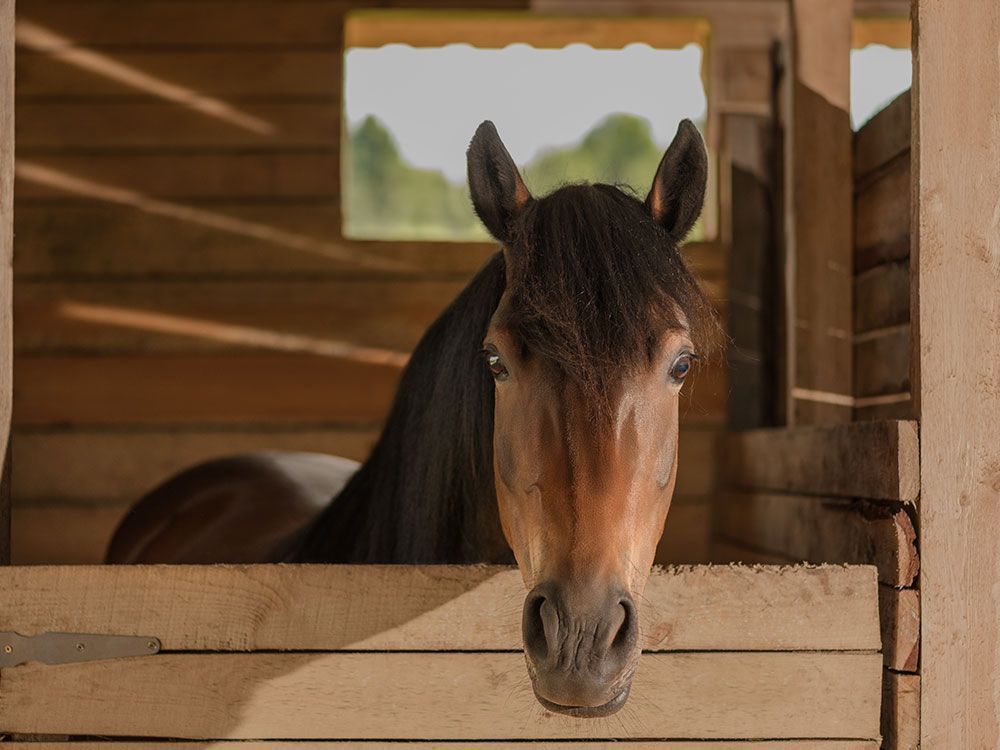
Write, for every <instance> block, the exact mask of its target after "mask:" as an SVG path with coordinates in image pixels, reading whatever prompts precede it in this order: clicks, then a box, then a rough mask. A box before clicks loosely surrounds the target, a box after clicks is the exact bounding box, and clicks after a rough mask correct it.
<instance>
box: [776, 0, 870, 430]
mask: <svg viewBox="0 0 1000 750" xmlns="http://www.w3.org/2000/svg"><path fill="white" fill-rule="evenodd" d="M791 8H792V35H791V38H792V54H791V58H792V59H791V69H790V76H789V80H788V81H787V83H786V95H787V97H788V100H787V101H786V109H785V111H786V112H788V113H789V117H788V123H787V131H788V134H787V137H786V139H785V147H786V157H785V164H786V169H787V170H790V172H789V173H788V174H787V175H786V185H787V189H786V191H785V196H786V204H785V214H786V233H785V234H786V237H785V243H786V253H785V255H786V265H785V297H786V306H785V307H786V320H787V321H788V324H787V325H786V326H785V328H786V336H787V341H786V345H787V351H788V363H787V364H788V376H787V382H788V393H787V409H786V413H787V421H788V423H789V424H815V423H819V422H848V421H850V420H851V416H852V413H851V401H850V399H851V397H852V395H853V392H852V388H851V374H852V364H851V362H852V352H851V340H850V332H851V309H852V305H851V294H852V289H851V250H852V243H851V225H852V220H851V215H852V212H853V209H852V203H853V201H852V194H853V177H852V174H853V173H852V166H851V163H852V143H853V141H852V138H853V135H852V131H851V122H850V117H849V108H850V50H851V19H852V17H853V4H852V2H851V0H791Z"/></svg>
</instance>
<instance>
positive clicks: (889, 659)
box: [878, 586, 920, 672]
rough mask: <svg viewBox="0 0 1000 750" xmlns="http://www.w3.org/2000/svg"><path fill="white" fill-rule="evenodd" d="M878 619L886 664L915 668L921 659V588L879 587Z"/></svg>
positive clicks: (900, 669)
mask: <svg viewBox="0 0 1000 750" xmlns="http://www.w3.org/2000/svg"><path fill="white" fill-rule="evenodd" d="M878 602H879V622H880V623H881V625H882V655H883V657H884V659H885V666H886V667H887V668H889V669H892V670H895V671H897V672H916V671H917V666H918V664H919V663H920V592H919V591H917V590H916V589H894V588H892V587H890V586H879V587H878Z"/></svg>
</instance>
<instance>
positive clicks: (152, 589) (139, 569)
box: [0, 565, 880, 651]
mask: <svg viewBox="0 0 1000 750" xmlns="http://www.w3.org/2000/svg"><path fill="white" fill-rule="evenodd" d="M0 581H2V582H3V585H2V587H0V603H2V606H0V624H2V625H3V627H2V628H0V629H2V630H16V631H18V632H21V633H36V632H40V631H44V630H62V631H67V632H92V633H121V634H126V635H127V634H137V635H139V634H142V633H147V632H154V631H155V634H156V636H157V637H158V638H160V640H161V641H162V642H163V645H164V648H165V649H167V650H171V651H204V650H210V651H218V650H222V651H234V650H235V651H245V650H271V649H283V650H309V651H318V650H339V649H347V650H352V651H356V650H365V651H368V650H372V651H386V650H388V651H396V650H418V651H420V650H442V651H468V650H510V651H516V650H519V649H520V648H521V629H520V621H521V604H522V601H523V599H524V594H525V591H524V583H523V582H522V580H521V577H520V574H519V573H518V572H517V570H516V569H514V568H510V567H503V566H479V565H477V566H464V567H463V566H392V565H382V566H378V565H336V566H331V565H277V566H276V565H249V566H246V565H244V566H233V565H203V566H196V565H184V566H131V565H130V566H93V567H33V568H13V569H5V570H0ZM876 597H877V592H876V583H875V571H874V570H873V569H872V568H858V567H851V568H844V567H841V566H819V567H806V566H794V567H792V566H788V567H777V566H773V567H759V566H758V567H740V566H684V567H679V568H666V569H661V568H655V569H654V571H653V573H652V575H651V576H650V579H649V583H648V584H647V586H646V590H645V593H644V595H643V600H642V602H641V604H640V618H641V630H642V632H643V634H644V639H645V640H644V645H645V647H646V649H647V650H650V651H687V650H705V649H711V650H719V651H816V650H824V651H831V650H877V649H879V648H880V640H879V624H878V617H877V611H876V603H875V602H876ZM345 601H350V602H352V606H351V607H345V606H344V602H345ZM289 602H294V603H295V606H289ZM762 603H766V605H767V606H761V604H762ZM804 605H808V606H804Z"/></svg>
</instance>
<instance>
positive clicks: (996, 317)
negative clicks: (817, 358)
mask: <svg viewBox="0 0 1000 750" xmlns="http://www.w3.org/2000/svg"><path fill="white" fill-rule="evenodd" d="M914 20H915V28H916V54H915V56H914V86H915V88H914V99H913V114H914V118H913V122H914V149H915V150H914V169H915V174H916V176H917V179H916V182H915V187H914V193H913V195H914V200H915V213H914V218H913V220H914V231H915V233H916V235H917V236H916V241H915V243H914V258H913V260H912V261H911V262H912V263H913V264H914V266H915V282H914V283H915V284H916V289H917V300H916V305H917V307H916V312H915V313H914V315H913V316H912V317H913V320H914V322H915V324H916V326H917V331H918V339H917V340H918V342H919V346H917V347H915V349H914V351H915V352H919V360H918V362H917V365H918V366H917V376H916V378H915V380H916V387H915V394H916V396H917V401H918V404H919V414H920V435H921V441H920V451H921V466H922V470H921V474H922V476H921V486H922V490H921V502H920V515H919V523H920V544H921V550H922V553H923V555H924V557H925V559H926V560H927V566H926V567H925V568H924V569H923V571H922V573H921V581H920V589H921V591H920V593H921V618H922V620H921V643H920V669H921V682H922V686H921V696H920V745H921V747H925V748H935V747H948V748H952V747H954V748H966V747H975V748H979V747H997V746H998V745H1000V711H998V709H997V706H998V697H997V696H998V695H1000V588H998V587H997V586H996V580H997V578H998V577H1000V546H998V545H997V529H998V528H1000V502H998V499H1000V419H998V418H997V415H998V414H1000V387H998V384H1000V354H998V351H1000V350H998V345H997V344H998V341H1000V231H998V217H1000V198H998V196H1000V98H998V97H997V95H996V92H997V91H998V90H1000V57H998V56H997V50H998V49H1000V5H998V4H997V3H996V2H993V0H969V2H964V3H961V4H959V5H956V4H953V3H937V2H930V1H928V0H918V1H917V2H916V3H915V4H914ZM957 81H960V82H961V85H956V82H957ZM942 363H954V365H953V366H948V365H946V366H942Z"/></svg>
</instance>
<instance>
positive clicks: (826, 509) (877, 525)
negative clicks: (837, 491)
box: [715, 493, 920, 588]
mask: <svg viewBox="0 0 1000 750" xmlns="http://www.w3.org/2000/svg"><path fill="white" fill-rule="evenodd" d="M715 519H716V531H717V532H718V533H719V535H721V536H722V537H723V538H725V539H732V540H737V541H740V542H743V543H744V544H747V545H749V546H751V547H754V548H756V549H761V550H773V551H774V552H777V553H779V554H781V555H783V556H785V557H790V558H793V559H796V560H804V561H806V562H813V563H846V564H855V565H857V564H861V565H874V566H876V567H877V568H878V578H879V581H881V582H882V583H884V584H886V585H887V586H893V587H895V588H903V587H906V586H911V585H912V584H913V581H914V579H915V578H916V576H917V573H918V572H919V570H920V558H919V556H918V555H917V549H916V546H915V541H916V534H915V533H914V530H913V524H912V522H911V521H910V519H909V516H907V515H906V513H905V512H904V511H902V510H895V511H894V510H892V509H891V508H886V507H884V506H873V505H864V504H858V503H852V502H850V501H846V500H834V499H822V498H817V497H804V496H801V495H776V494H763V493H759V494H736V493H733V494H730V495H727V496H726V498H725V499H724V500H723V501H722V502H720V503H719V504H718V505H717V507H716V514H715Z"/></svg>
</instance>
